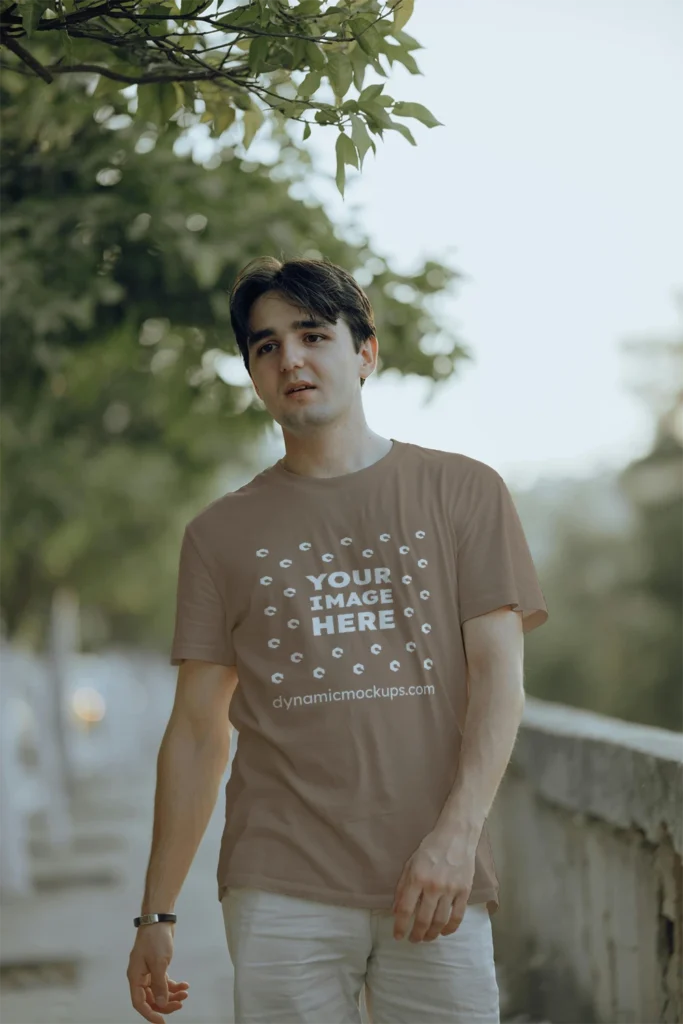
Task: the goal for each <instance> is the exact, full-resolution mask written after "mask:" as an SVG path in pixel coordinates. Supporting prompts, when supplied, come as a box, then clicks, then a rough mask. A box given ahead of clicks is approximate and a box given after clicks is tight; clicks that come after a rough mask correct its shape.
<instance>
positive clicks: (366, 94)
mask: <svg viewBox="0 0 683 1024" xmlns="http://www.w3.org/2000/svg"><path fill="white" fill-rule="evenodd" d="M383 88H384V83H383V82H376V83H375V84H374V85H369V86H368V87H367V89H363V91H362V93H361V94H360V96H359V97H358V104H359V106H361V107H362V106H363V105H364V104H365V103H369V102H370V101H371V100H374V99H375V98H376V97H377V96H379V94H380V93H381V91H382V89H383Z"/></svg>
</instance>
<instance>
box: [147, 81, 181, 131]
mask: <svg viewBox="0 0 683 1024" xmlns="http://www.w3.org/2000/svg"><path fill="white" fill-rule="evenodd" d="M177 109H178V99H177V96H176V91H175V89H174V87H173V84H172V83H171V82H151V83H150V84H149V85H139V86H138V114H139V116H140V117H141V118H142V119H143V120H144V121H152V123H153V124H156V125H158V126H159V127H160V128H165V127H166V125H167V124H168V122H169V120H170V119H171V117H172V116H173V114H175V112H176V110H177Z"/></svg>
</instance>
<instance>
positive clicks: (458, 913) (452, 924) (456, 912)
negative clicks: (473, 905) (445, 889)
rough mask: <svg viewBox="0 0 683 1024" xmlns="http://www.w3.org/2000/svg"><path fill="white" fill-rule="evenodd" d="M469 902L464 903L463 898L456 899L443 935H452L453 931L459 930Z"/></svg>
mask: <svg viewBox="0 0 683 1024" xmlns="http://www.w3.org/2000/svg"><path fill="white" fill-rule="evenodd" d="M466 907H467V904H466V903H465V904H463V903H462V901H461V900H455V902H454V903H453V907H452V909H451V916H450V917H449V919H448V922H447V924H446V927H445V928H444V929H443V930H442V932H441V934H442V935H452V934H453V932H457V930H458V928H459V927H460V924H461V922H462V919H463V917H464V916H465V909H466Z"/></svg>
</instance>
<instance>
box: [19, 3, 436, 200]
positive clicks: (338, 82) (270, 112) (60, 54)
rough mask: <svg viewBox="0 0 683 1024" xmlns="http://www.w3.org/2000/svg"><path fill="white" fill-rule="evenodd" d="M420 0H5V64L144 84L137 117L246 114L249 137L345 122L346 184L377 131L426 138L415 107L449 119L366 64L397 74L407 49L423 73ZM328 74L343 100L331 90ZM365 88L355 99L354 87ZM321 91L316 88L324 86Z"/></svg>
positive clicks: (408, 59) (339, 149)
mask: <svg viewBox="0 0 683 1024" xmlns="http://www.w3.org/2000/svg"><path fill="white" fill-rule="evenodd" d="M412 9H413V0H392V2H391V3H379V2H378V0H342V2H341V3H339V4H336V5H330V4H329V3H328V4H325V3H324V2H323V0H300V2H298V3H295V4H294V5H293V6H292V5H290V4H289V3H288V2H286V0H248V2H247V3H245V4H239V5H236V4H235V3H233V2H230V0H227V2H226V0H218V2H217V3H214V0H107V2H106V3H102V2H100V0H90V2H78V0H18V2H14V0H1V3H0V46H1V47H2V52H3V54H4V57H5V60H4V68H5V69H6V70H11V71H13V72H16V73H20V74H24V75H28V76H31V77H32V78H34V79H36V80H37V81H39V82H40V83H41V84H42V86H43V89H48V88H49V87H50V86H52V85H53V84H54V82H55V80H56V79H57V78H58V77H60V76H63V75H72V74H74V73H81V74H87V75H88V76H90V78H92V79H93V81H94V82H97V88H96V91H97V93H98V95H99V96H100V97H101V98H105V97H106V98H112V97H113V96H114V95H116V93H117V92H119V91H120V90H121V89H124V88H125V87H126V86H131V85H133V86H137V97H138V104H137V117H138V118H139V119H140V120H142V121H145V122H147V121H151V122H154V123H155V124H157V125H158V126H160V127H161V126H164V125H166V124H167V123H168V122H169V121H170V120H171V118H174V117H176V116H177V115H180V116H181V117H187V116H190V117H192V116H194V114H195V112H196V111H199V112H200V113H201V119H202V121H205V122H207V123H208V124H209V125H210V127H211V133H212V135H213V136H214V137H216V138H217V137H219V136H220V135H222V134H223V132H225V131H226V129H228V128H230V126H231V125H232V124H233V122H237V123H238V124H239V125H241V130H242V140H243V143H244V146H245V148H248V147H249V145H250V144H251V141H252V139H253V138H254V136H255V134H256V133H257V132H258V130H259V128H260V127H261V125H262V124H263V122H264V120H268V121H274V122H276V123H277V124H278V125H280V126H281V125H283V124H284V123H286V122H291V121H300V122H302V123H303V125H304V129H303V138H304V139H306V138H307V137H308V135H309V134H310V132H311V122H310V119H309V118H307V117H306V116H305V115H306V114H309V113H312V112H313V113H314V118H313V120H314V123H317V124H318V125H336V126H337V128H338V129H339V135H338V137H337V142H336V154H337V187H338V188H339V191H340V192H341V193H342V194H343V192H344V182H345V168H346V166H347V165H349V166H353V167H356V168H360V167H362V164H363V159H364V157H365V154H366V153H367V151H368V149H370V148H372V149H373V150H374V149H375V143H374V142H373V140H372V139H371V137H370V134H369V132H371V133H373V134H374V135H377V136H379V137H380V138H381V137H382V133H383V132H384V131H385V130H393V131H398V132H400V133H401V135H403V136H404V138H406V139H407V140H408V142H410V143H411V145H416V143H415V139H414V138H413V136H412V134H411V132H410V130H409V128H408V127H407V126H406V125H405V124H403V123H402V122H401V121H395V120H394V118H393V117H392V116H391V115H392V114H393V115H395V116H396V117H400V118H413V119H416V120H418V121H420V122H421V123H422V124H424V125H426V126H427V127H430V128H433V127H435V126H436V125H438V124H440V123H441V122H439V121H437V119H436V118H435V117H434V115H433V114H431V113H430V111H429V110H427V109H426V108H425V107H424V106H422V105H421V104H419V103H406V102H396V101H395V100H394V99H392V97H391V96H389V95H388V94H387V93H385V92H384V91H383V84H382V83H378V84H374V85H370V86H368V87H367V88H363V86H364V80H365V73H366V70H367V68H368V67H371V68H373V69H374V70H375V71H376V73H377V74H378V75H381V76H382V77H384V78H386V77H387V74H388V72H387V70H386V69H385V67H384V65H383V64H382V61H381V59H380V58H384V60H385V61H386V63H387V65H388V66H389V69H391V67H392V66H393V63H394V61H398V62H399V63H400V64H402V65H403V66H404V67H406V68H407V70H408V71H409V72H410V74H413V75H417V74H420V73H421V72H420V69H419V68H418V66H417V64H416V62H415V58H414V57H413V55H412V51H414V50H418V49H420V48H421V47H420V44H419V43H418V42H417V40H415V39H413V37H412V36H410V35H408V33H407V32H405V30H404V26H405V25H406V23H407V22H408V20H409V18H410V16H411V13H412ZM323 79H325V80H326V82H327V84H328V86H329V90H331V93H332V96H333V101H332V102H328V101H327V100H325V99H323V98H321V95H320V88H321V83H322V81H323ZM352 86H353V87H355V89H356V90H357V92H358V95H357V97H355V98H349V99H345V97H346V96H347V94H348V92H349V90H350V89H351V87H352ZM315 97H317V98H315Z"/></svg>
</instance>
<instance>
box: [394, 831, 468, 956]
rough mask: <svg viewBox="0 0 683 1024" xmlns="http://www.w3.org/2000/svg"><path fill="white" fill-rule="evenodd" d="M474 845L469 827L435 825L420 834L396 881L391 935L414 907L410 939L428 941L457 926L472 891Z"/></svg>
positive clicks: (400, 931)
mask: <svg viewBox="0 0 683 1024" xmlns="http://www.w3.org/2000/svg"><path fill="white" fill-rule="evenodd" d="M477 838H478V837H477ZM476 848H477V844H476V842H475V841H474V836H473V834H472V833H471V831H469V832H467V834H465V833H464V832H463V833H462V834H460V835H453V834H452V832H451V834H450V835H449V834H447V833H446V832H445V831H444V830H439V829H438V828H437V829H434V831H432V832H430V833H429V834H428V835H427V836H425V838H424V839H423V840H422V842H421V843H420V845H419V846H418V848H417V850H416V851H415V853H414V854H413V855H412V857H410V858H409V860H407V861H406V863H405V865H404V868H403V871H402V873H401V877H400V878H399V880H398V884H397V886H396V894H395V897H394V905H393V908H392V910H393V913H394V915H395V921H394V938H395V939H402V938H403V936H404V935H405V933H406V930H407V928H408V923H409V921H410V919H411V917H412V916H413V914H415V912H416V911H417V914H416V917H415V922H414V924H413V928H412V931H411V933H410V936H409V938H410V941H411V942H422V940H423V939H424V940H425V941H426V942H431V941H432V940H433V939H435V938H437V936H439V935H451V934H452V933H453V932H455V931H457V929H458V928H459V926H460V922H461V921H462V919H463V917H464V916H465V909H466V907H467V900H468V898H469V895H470V892H471V891H472V882H473V881H474V857H475V851H476Z"/></svg>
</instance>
